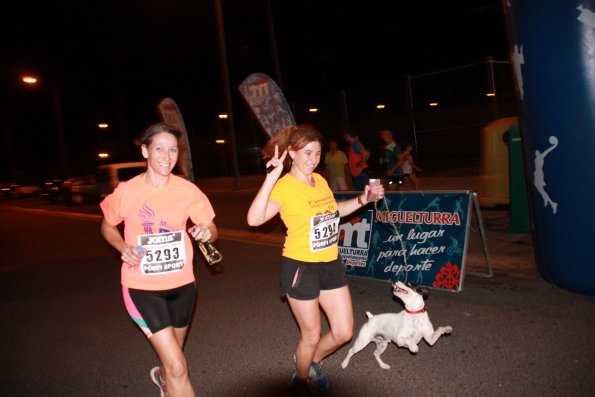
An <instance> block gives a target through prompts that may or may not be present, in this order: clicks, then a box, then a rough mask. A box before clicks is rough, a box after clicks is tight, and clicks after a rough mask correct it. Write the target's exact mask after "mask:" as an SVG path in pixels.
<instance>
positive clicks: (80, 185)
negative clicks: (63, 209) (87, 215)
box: [60, 175, 100, 204]
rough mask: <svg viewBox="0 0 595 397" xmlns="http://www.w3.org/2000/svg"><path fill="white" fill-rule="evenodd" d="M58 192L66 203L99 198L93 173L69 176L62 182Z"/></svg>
mask: <svg viewBox="0 0 595 397" xmlns="http://www.w3.org/2000/svg"><path fill="white" fill-rule="evenodd" d="M60 192H61V194H62V195H63V197H64V202H65V203H68V204H83V203H89V202H95V201H99V198H100V197H99V191H98V190H97V182H96V180H95V175H82V176H77V177H74V178H69V179H67V180H65V181H64V182H62V185H61V186H60Z"/></svg>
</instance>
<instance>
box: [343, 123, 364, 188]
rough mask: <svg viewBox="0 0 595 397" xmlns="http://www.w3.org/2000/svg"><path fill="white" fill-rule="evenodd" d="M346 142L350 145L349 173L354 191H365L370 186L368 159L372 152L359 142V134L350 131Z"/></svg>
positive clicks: (346, 135)
mask: <svg viewBox="0 0 595 397" xmlns="http://www.w3.org/2000/svg"><path fill="white" fill-rule="evenodd" d="M345 140H346V141H347V143H349V153H348V161H349V173H350V175H351V179H352V181H353V189H354V190H363V189H364V186H366V185H367V184H368V179H369V177H368V172H367V168H368V159H369V158H370V152H369V151H368V150H367V149H366V148H365V147H364V145H363V144H362V143H361V142H360V140H359V134H358V133H357V132H355V131H350V132H347V133H346V134H345Z"/></svg>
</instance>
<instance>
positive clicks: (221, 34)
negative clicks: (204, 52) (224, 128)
mask: <svg viewBox="0 0 595 397" xmlns="http://www.w3.org/2000/svg"><path fill="white" fill-rule="evenodd" d="M215 8H216V13H217V36H218V39H219V40H218V41H219V57H220V61H221V68H222V71H221V74H222V79H223V93H224V95H225V107H226V109H227V114H228V115H229V117H230V119H231V120H230V122H229V137H230V139H231V148H232V152H233V174H234V189H235V190H238V189H239V188H240V171H239V167H238V150H237V145H236V132H235V127H234V117H233V106H232V101H231V88H230V84H229V67H228V64H227V48H226V46H225V27H224V25H223V9H222V7H221V0H216V1H215Z"/></svg>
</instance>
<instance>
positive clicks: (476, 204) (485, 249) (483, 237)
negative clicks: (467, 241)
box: [465, 191, 494, 278]
mask: <svg viewBox="0 0 595 397" xmlns="http://www.w3.org/2000/svg"><path fill="white" fill-rule="evenodd" d="M469 193H471V194H472V195H473V206H474V207H475V217H476V218H477V224H478V227H479V234H480V236H481V243H482V245H483V253H484V256H485V260H486V266H487V272H486V273H483V272H470V271H467V270H465V274H469V275H472V276H480V277H485V278H492V277H493V276H494V271H493V269H492V259H491V257H490V252H489V250H488V238H487V235H486V231H485V228H484V225H483V218H482V217H481V208H480V206H479V200H478V199H477V192H473V191H471V192H469ZM468 224H471V218H470V217H469V223H468ZM468 236H469V233H467V238H468ZM465 265H466V264H465ZM465 268H466V266H465Z"/></svg>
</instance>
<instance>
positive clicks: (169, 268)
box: [138, 231, 186, 275]
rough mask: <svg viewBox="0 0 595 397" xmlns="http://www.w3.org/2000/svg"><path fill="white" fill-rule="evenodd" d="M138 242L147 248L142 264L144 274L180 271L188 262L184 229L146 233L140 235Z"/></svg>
mask: <svg viewBox="0 0 595 397" xmlns="http://www.w3.org/2000/svg"><path fill="white" fill-rule="evenodd" d="M138 244H139V245H140V246H141V247H142V248H143V249H144V250H145V255H143V259H142V261H141V266H140V267H141V271H142V272H143V274H146V275H160V274H164V273H171V272H178V271H180V270H182V268H183V267H184V263H186V250H185V248H184V236H183V235H182V231H177V232H170V233H159V234H144V235H141V236H138Z"/></svg>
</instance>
